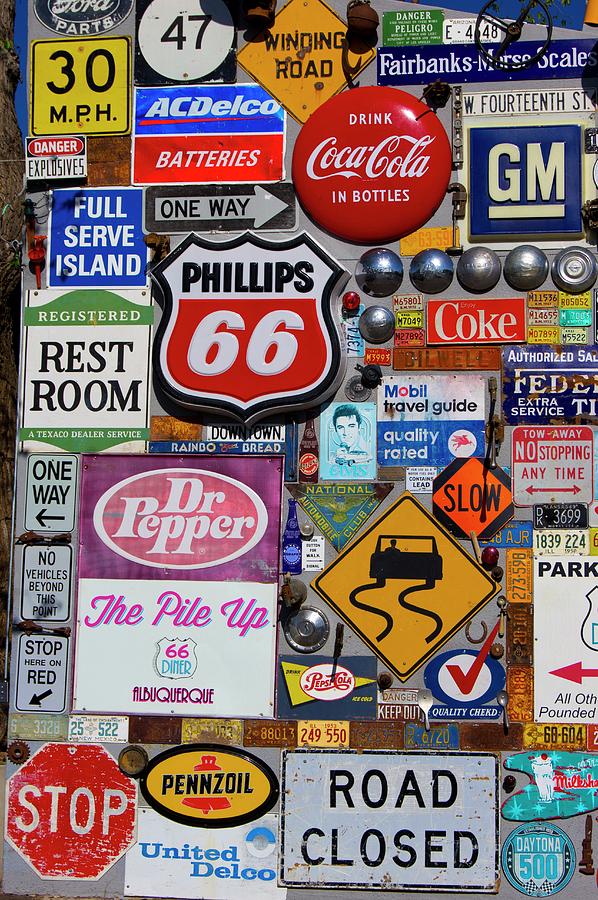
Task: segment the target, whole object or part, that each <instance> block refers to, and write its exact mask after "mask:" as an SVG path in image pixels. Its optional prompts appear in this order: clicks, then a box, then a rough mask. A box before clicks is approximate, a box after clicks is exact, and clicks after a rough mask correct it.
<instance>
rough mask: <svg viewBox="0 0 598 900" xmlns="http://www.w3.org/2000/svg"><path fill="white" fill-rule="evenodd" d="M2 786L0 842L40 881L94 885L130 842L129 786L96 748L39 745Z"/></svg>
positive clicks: (132, 790)
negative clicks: (0, 833)
mask: <svg viewBox="0 0 598 900" xmlns="http://www.w3.org/2000/svg"><path fill="white" fill-rule="evenodd" d="M6 789H7V815H6V825H5V831H6V839H7V841H8V842H9V843H10V844H11V845H12V846H13V847H14V848H15V850H16V851H17V853H19V855H20V856H22V857H23V859H25V860H26V861H27V862H28V863H29V865H30V866H31V867H32V868H33V869H34V870H35V871H36V873H37V874H38V875H39V876H40V878H62V879H64V878H81V879H84V880H86V881H96V880H97V879H98V878H100V877H101V876H102V875H103V874H104V872H105V871H106V870H107V869H109V868H110V866H111V865H112V864H113V863H115V862H116V860H117V859H119V858H120V857H121V856H122V855H123V854H124V853H125V851H126V850H128V849H129V847H131V846H132V845H133V844H134V843H135V814H136V808H137V785H136V784H135V782H134V781H132V780H131V779H130V778H127V777H126V776H125V775H123V774H122V772H121V771H120V769H119V768H118V765H117V764H116V761H115V760H114V759H113V758H112V756H110V754H109V753H108V752H107V751H106V750H104V748H103V747H100V746H96V745H90V744H88V745H84V744H82V745H75V744H45V745H44V746H43V747H41V749H40V750H38V751H37V753H34V754H33V756H32V757H31V759H29V760H28V761H27V762H26V763H25V764H24V765H23V766H21V768H20V769H19V770H18V772H16V773H15V774H14V775H12V776H11V778H9V780H8V782H7V786H6Z"/></svg>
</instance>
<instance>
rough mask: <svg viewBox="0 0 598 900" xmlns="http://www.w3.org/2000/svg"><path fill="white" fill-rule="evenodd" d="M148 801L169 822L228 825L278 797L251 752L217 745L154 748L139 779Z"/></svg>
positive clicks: (254, 815) (253, 815)
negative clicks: (158, 751)
mask: <svg viewBox="0 0 598 900" xmlns="http://www.w3.org/2000/svg"><path fill="white" fill-rule="evenodd" d="M140 786H141V793H142V794H143V796H144V797H145V799H146V800H147V802H148V803H149V805H150V806H151V807H152V808H153V809H155V810H156V812H159V813H160V814H161V815H163V816H165V817H166V818H167V819H172V821H173V822H179V823H180V824H182V825H194V826H196V827H197V828H232V827H233V826H234V825H243V824H245V822H252V821H253V820H254V819H259V818H260V816H263V815H264V813H267V812H268V810H270V809H272V807H273V806H274V804H275V803H276V801H277V800H278V794H279V787H278V779H277V777H276V775H275V774H274V772H273V771H272V770H271V769H270V768H269V767H268V766H267V765H266V764H265V763H264V762H262V760H261V759H258V758H257V756H253V755H252V754H251V753H245V752H241V751H239V750H235V749H232V748H231V749H224V748H223V747H222V746H221V745H219V744H187V745H185V746H184V747H173V748H172V749H171V750H166V751H165V752H164V753H159V754H158V755H157V756H155V757H154V758H153V759H152V760H151V761H150V763H149V766H148V767H147V769H146V770H145V772H144V774H143V777H142V779H141V782H140Z"/></svg>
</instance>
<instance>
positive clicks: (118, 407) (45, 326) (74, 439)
mask: <svg viewBox="0 0 598 900" xmlns="http://www.w3.org/2000/svg"><path fill="white" fill-rule="evenodd" d="M153 318H154V316H153V308H152V305H151V297H150V292H149V290H146V291H119V292H118V293H116V292H115V291H106V290H99V289H98V290H87V291H83V290H79V291H66V292H63V291H30V292H29V294H28V296H27V305H26V306H25V310H24V320H23V326H24V354H23V359H24V365H23V370H22V376H23V377H22V388H21V416H20V431H19V436H20V438H21V440H22V441H23V443H24V444H25V445H26V446H27V447H37V446H40V445H51V446H54V447H60V448H61V449H63V450H75V451H82V450H96V451H97V450H106V449H108V448H114V447H119V448H120V449H122V450H125V451H135V450H139V449H143V448H144V447H145V442H146V441H147V439H148V438H149V428H148V418H149V386H148V379H149V371H150V339H151V330H152V325H153ZM90 326H94V327H91V328H90ZM57 416H59V417H61V424H57ZM62 423H65V424H62ZM57 530H63V531H64V530H68V529H64V528H63V529H57Z"/></svg>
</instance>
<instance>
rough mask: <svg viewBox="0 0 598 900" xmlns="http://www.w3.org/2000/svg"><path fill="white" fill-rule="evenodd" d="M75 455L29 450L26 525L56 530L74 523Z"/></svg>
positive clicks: (72, 526) (75, 495) (30, 529)
mask: <svg viewBox="0 0 598 900" xmlns="http://www.w3.org/2000/svg"><path fill="white" fill-rule="evenodd" d="M77 469H78V460H77V457H76V456H74V455H70V454H67V453H65V454H57V455H56V456H51V455H49V454H45V453H44V454H37V453H35V454H32V455H31V456H30V457H29V458H28V461H27V497H26V500H25V523H24V524H25V528H26V529H27V530H28V531H39V532H42V533H46V534H47V533H56V532H59V533H60V532H63V531H72V530H73V528H74V527H75V503H76V499H77Z"/></svg>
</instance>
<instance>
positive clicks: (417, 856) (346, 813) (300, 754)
mask: <svg viewBox="0 0 598 900" xmlns="http://www.w3.org/2000/svg"><path fill="white" fill-rule="evenodd" d="M497 766H498V763H497V759H496V757H495V756H492V755H491V754H487V753H476V754H474V753H471V754H468V753H435V754H434V755H431V754H429V753H395V752H392V751H390V752H385V751H369V752H366V753H359V754H357V753H355V752H352V751H343V752H339V751H334V752H320V751H315V752H314V751H309V750H289V751H286V752H285V753H284V755H283V784H282V790H281V804H282V807H281V813H282V828H281V879H280V880H281V883H282V884H284V885H287V886H296V887H303V888H307V887H311V888H314V887H318V886H322V887H326V888H332V887H338V888H359V887H364V888H365V887H369V888H385V889H386V890H421V889H425V888H429V889H431V890H432V889H433V890H434V891H456V892H458V893H463V892H465V891H468V892H469V891H474V892H475V891H477V892H482V893H494V892H495V890H496V879H497V877H498V872H497V868H496V860H497V844H498V820H497V819H498V817H497V805H496V804H497V796H496V795H497V787H496V779H497Z"/></svg>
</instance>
